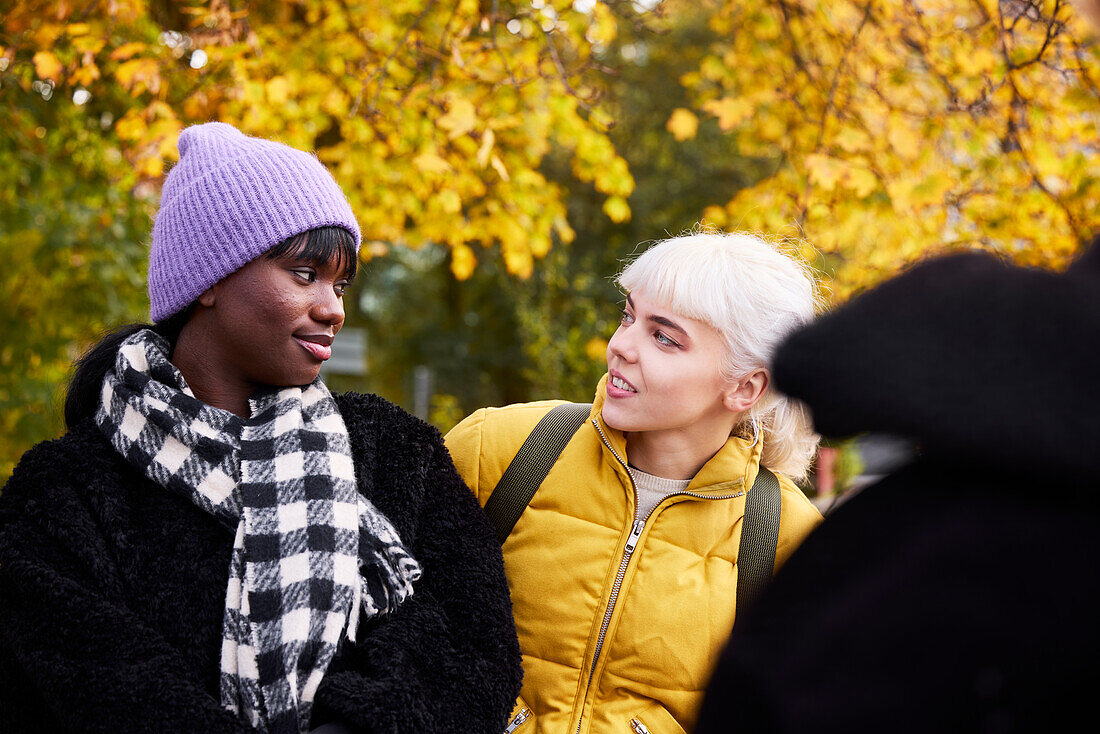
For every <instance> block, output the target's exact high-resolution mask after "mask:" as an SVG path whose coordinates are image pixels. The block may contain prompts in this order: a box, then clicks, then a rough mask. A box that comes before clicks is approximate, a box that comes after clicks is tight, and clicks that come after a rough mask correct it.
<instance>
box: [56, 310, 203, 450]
mask: <svg viewBox="0 0 1100 734" xmlns="http://www.w3.org/2000/svg"><path fill="white" fill-rule="evenodd" d="M193 310H194V307H189V308H185V309H183V310H182V311H180V312H179V313H177V314H174V315H172V316H169V317H168V318H166V319H164V320H163V321H161V322H159V323H156V324H140V323H135V324H126V325H125V326H120V327H118V328H117V329H114V330H112V331H109V332H107V334H106V335H105V336H104V337H103V338H102V339H100V340H99V342H98V343H97V344H96V345H95V346H93V347H92V348H91V349H89V350H88V351H87V352H85V353H84V354H83V356H81V357H80V359H78V360H77V361H76V363H75V364H74V365H73V376H72V379H71V380H70V381H69V389H68V392H67V393H66V394H65V426H66V427H67V428H69V429H72V428H75V427H76V425H77V424H78V423H80V422H81V421H82V420H84V419H85V418H91V417H92V416H94V415H95V412H96V408H98V407H99V395H100V390H101V388H102V387H103V378H104V377H106V376H107V372H108V371H110V370H111V369H112V368H114V366H115V356H116V355H117V354H118V348H119V346H121V345H122V342H124V341H126V340H127V339H129V338H130V337H131V336H133V335H134V334H136V333H137V332H139V331H141V330H142V329H149V330H151V331H155V332H156V333H158V334H160V335H161V336H163V337H164V338H165V339H167V340H168V343H169V345H171V348H174V347H175V346H176V339H178V338H179V335H180V332H181V331H183V326H184V324H186V323H187V321H188V320H189V319H190V318H191V312H192V311H193Z"/></svg>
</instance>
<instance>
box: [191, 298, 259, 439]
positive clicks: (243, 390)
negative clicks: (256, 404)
mask: <svg viewBox="0 0 1100 734" xmlns="http://www.w3.org/2000/svg"><path fill="white" fill-rule="evenodd" d="M216 351H217V350H216V348H215V346H214V344H213V343H212V341H211V340H209V339H207V338H205V332H204V330H203V329H202V327H201V325H199V324H196V323H195V322H194V319H192V321H189V322H188V323H187V324H186V325H185V326H184V327H183V330H182V331H181V332H180V335H179V338H178V339H177V340H176V346H175V348H174V349H173V350H172V359H171V361H172V364H174V365H175V366H176V369H178V370H179V371H180V374H182V375H183V379H185V380H187V384H188V386H189V387H190V388H191V391H192V392H193V393H195V397H196V398H198V399H199V400H201V401H202V402H204V403H206V404H207V405H212V406H213V407H215V408H221V409H222V410H226V411H229V412H230V413H233V414H234V415H237V416H240V417H241V418H247V417H248V416H249V415H250V414H251V412H252V411H251V409H250V408H249V406H248V396H249V395H251V394H252V393H253V391H254V390H255V389H256V386H255V385H251V384H249V383H248V382H247V381H245V380H241V379H234V378H233V376H232V375H226V374H224V373H223V372H222V371H221V370H219V369H218V367H217V365H219V364H221V363H222V360H221V359H219V355H218V354H216Z"/></svg>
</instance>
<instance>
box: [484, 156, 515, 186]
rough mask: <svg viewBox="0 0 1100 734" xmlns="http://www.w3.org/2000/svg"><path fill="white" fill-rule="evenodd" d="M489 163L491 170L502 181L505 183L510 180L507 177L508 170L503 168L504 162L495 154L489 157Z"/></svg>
mask: <svg viewBox="0 0 1100 734" xmlns="http://www.w3.org/2000/svg"><path fill="white" fill-rule="evenodd" d="M489 163H490V164H491V165H492V166H493V170H494V171H496V172H497V175H499V176H500V177H501V178H502V179H504V180H505V181H509V180H511V177H510V176H509V175H508V169H507V168H506V167H505V166H504V161H502V160H501V159H500V158H498V157H497V156H496V154H493V155H491V156H489Z"/></svg>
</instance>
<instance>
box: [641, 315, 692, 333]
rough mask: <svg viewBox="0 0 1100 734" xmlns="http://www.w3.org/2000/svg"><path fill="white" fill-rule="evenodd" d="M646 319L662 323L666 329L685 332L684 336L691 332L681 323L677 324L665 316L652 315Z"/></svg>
mask: <svg viewBox="0 0 1100 734" xmlns="http://www.w3.org/2000/svg"><path fill="white" fill-rule="evenodd" d="M646 321H652V322H653V323H655V324H660V325H661V326H663V327H665V328H666V329H672V330H673V331H677V332H679V333H681V334H683V335H684V336H689V334H688V333H687V329H685V328H684V327H682V326H680V325H679V324H677V323H676V322H675V321H673V320H672V319H668V318H665V317H664V316H650V317H649V318H647V319H646Z"/></svg>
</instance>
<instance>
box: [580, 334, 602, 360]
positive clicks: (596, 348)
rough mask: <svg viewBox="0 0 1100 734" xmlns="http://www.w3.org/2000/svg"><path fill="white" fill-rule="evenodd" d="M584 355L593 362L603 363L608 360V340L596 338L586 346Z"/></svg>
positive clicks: (590, 340)
mask: <svg viewBox="0 0 1100 734" xmlns="http://www.w3.org/2000/svg"><path fill="white" fill-rule="evenodd" d="M584 354H585V356H586V357H588V358H589V359H591V360H592V361H593V362H602V361H604V360H605V359H607V340H606V339H601V338H600V337H598V336H594V337H592V338H591V339H589V340H588V343H587V344H585V345H584Z"/></svg>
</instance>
